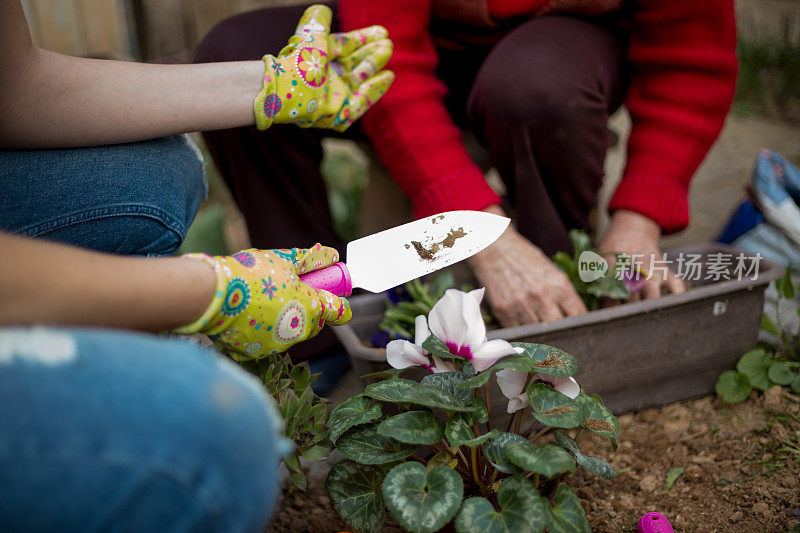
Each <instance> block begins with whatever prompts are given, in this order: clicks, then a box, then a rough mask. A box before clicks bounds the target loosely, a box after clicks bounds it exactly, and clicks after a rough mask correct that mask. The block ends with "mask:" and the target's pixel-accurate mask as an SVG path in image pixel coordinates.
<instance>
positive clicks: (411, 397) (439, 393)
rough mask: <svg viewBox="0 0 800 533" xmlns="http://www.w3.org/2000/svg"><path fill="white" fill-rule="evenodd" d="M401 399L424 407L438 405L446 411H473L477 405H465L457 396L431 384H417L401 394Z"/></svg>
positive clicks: (476, 408) (476, 409)
mask: <svg viewBox="0 0 800 533" xmlns="http://www.w3.org/2000/svg"><path fill="white" fill-rule="evenodd" d="M403 401H404V402H406V403H412V404H414V405H422V406H425V407H438V408H439V409H446V410H448V411H462V412H475V411H478V407H474V406H470V405H466V404H465V403H463V402H462V401H460V400H459V399H458V398H456V397H455V396H453V395H452V394H450V393H449V392H445V391H443V390H442V389H440V388H438V387H434V386H432V385H422V384H420V385H418V386H417V387H416V388H413V389H411V390H409V391H407V392H406V393H405V394H404V395H403Z"/></svg>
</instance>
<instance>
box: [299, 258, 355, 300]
mask: <svg viewBox="0 0 800 533" xmlns="http://www.w3.org/2000/svg"><path fill="white" fill-rule="evenodd" d="M300 281H302V282H303V283H305V284H307V285H311V286H312V287H316V288H317V289H324V290H326V291H328V292H332V293H333V294H335V295H336V296H350V295H351V294H353V283H352V281H351V280H350V272H349V271H348V270H347V265H345V264H344V263H341V262H339V263H336V264H335V265H331V266H329V267H325V268H321V269H319V270H314V271H313V272H309V273H308V274H303V275H302V276H300Z"/></svg>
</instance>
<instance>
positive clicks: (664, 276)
mask: <svg viewBox="0 0 800 533" xmlns="http://www.w3.org/2000/svg"><path fill="white" fill-rule="evenodd" d="M659 237H661V228H659V227H658V224H656V223H655V222H653V221H652V220H650V219H649V218H647V217H646V216H644V215H640V214H639V213H635V212H633V211H624V210H620V211H616V212H615V213H614V214H613V216H612V217H611V224H610V225H609V228H608V231H606V234H605V236H604V237H603V239H602V240H601V241H600V244H599V246H598V250H600V251H601V253H603V255H604V256H605V257H606V259H610V260H611V261H613V258H614V256H613V254H624V255H627V256H629V257H631V262H632V263H633V264H634V266H635V267H636V268H638V269H639V270H640V271H641V272H642V273H644V274H647V275H648V276H649V279H648V280H647V282H646V285H645V286H644V288H643V289H642V290H640V291H638V292H635V293H633V294H632V295H631V301H637V300H640V299H643V298H644V299H649V298H658V297H659V296H661V287H662V286H663V287H666V288H667V289H668V290H669V292H671V293H673V294H680V293H682V292H685V291H686V286H685V285H684V283H683V280H681V278H679V277H678V276H676V275H675V273H674V272H672V271H671V270H666V271H665V270H664V269H659V268H654V269H653V266H658V265H654V261H655V262H658V261H660V260H661V258H662V257H663V254H662V253H661V248H660V247H659V244H658V239H659ZM651 269H652V271H651Z"/></svg>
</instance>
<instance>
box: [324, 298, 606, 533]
mask: <svg viewBox="0 0 800 533" xmlns="http://www.w3.org/2000/svg"><path fill="white" fill-rule="evenodd" d="M482 297H483V289H478V290H476V291H472V292H470V293H464V292H461V291H457V290H455V289H451V290H448V291H446V292H445V294H444V296H443V298H442V299H441V300H439V301H438V302H436V303H435V305H434V306H433V308H432V310H431V311H430V313H429V314H428V316H427V318H426V317H425V316H424V315H421V316H418V317H416V319H415V322H416V331H415V334H416V335H415V342H414V343H412V342H410V341H408V340H395V341H392V342H391V343H390V344H389V345H388V346H387V361H388V362H389V363H390V364H391V365H392V366H393V367H394V369H392V370H387V371H384V372H379V373H376V374H372V375H370V377H372V378H374V379H376V380H378V381H376V382H374V383H372V384H370V385H368V386H367V387H366V388H365V389H364V390H363V391H362V392H361V393H360V394H358V395H356V396H353V397H352V398H349V399H348V400H346V401H344V402H343V403H342V404H340V405H339V406H338V407H336V408H335V409H334V410H333V411H331V413H330V415H329V417H328V425H329V428H330V432H329V435H330V437H331V439H333V440H335V443H336V444H335V446H336V448H337V449H338V450H339V451H340V452H341V453H342V455H344V457H345V459H343V460H341V461H339V462H338V463H336V464H335V465H334V466H333V468H332V469H331V470H330V473H329V475H328V477H327V480H326V483H325V484H326V488H327V490H328V494H329V495H330V499H331V504H332V505H333V508H334V509H335V510H336V512H337V513H338V514H339V515H340V516H341V517H342V518H343V519H344V520H345V521H346V522H347V523H348V525H349V526H350V527H351V528H352V530H353V531H356V532H360V533H368V532H376V531H379V530H380V528H381V526H382V525H383V520H384V516H385V512H386V509H388V510H389V512H390V513H391V515H392V516H393V517H394V518H395V520H397V522H398V523H399V524H400V525H401V526H402V527H403V528H405V529H406V530H408V531H412V532H433V531H437V530H439V529H441V528H442V527H443V526H445V525H446V524H448V523H449V522H451V521H454V527H455V529H456V531H458V532H460V533H472V532H481V533H487V532H517V531H526V532H531V533H536V532H543V531H545V529H547V530H549V531H551V532H561V531H589V530H590V528H589V524H588V521H587V519H586V515H585V513H584V511H583V509H582V508H581V506H580V503H579V502H578V499H577V497H576V496H575V495H574V494H573V492H572V490H571V489H570V488H569V486H568V485H566V484H563V483H561V481H562V480H563V479H564V478H565V477H567V476H568V475H569V474H570V473H572V472H574V471H575V469H576V467H577V466H581V467H583V468H585V469H587V470H589V471H590V472H593V473H595V474H598V475H600V476H602V477H604V478H606V479H612V478H614V477H615V476H616V472H615V471H614V469H613V467H612V466H611V465H610V464H609V463H607V462H606V461H604V460H603V459H600V458H598V457H591V456H588V455H584V454H583V453H581V451H580V448H579V447H578V444H577V442H576V438H577V435H578V434H580V433H581V432H583V431H591V432H594V433H596V434H598V435H602V436H604V437H606V438H608V439H610V441H611V443H612V444H613V445H614V446H616V440H615V439H616V436H617V434H618V432H619V424H618V422H617V420H616V418H615V417H614V415H613V414H612V413H611V412H610V411H609V410H608V409H607V408H606V407H605V406H604V405H603V402H602V401H601V400H600V398H599V397H597V396H590V395H588V394H586V393H585V392H584V391H582V390H580V387H579V386H578V384H577V383H576V382H575V380H574V379H572V377H571V376H572V375H573V374H575V372H576V370H577V366H578V365H577V362H576V361H575V359H574V358H573V357H572V356H571V355H569V354H567V353H565V352H563V351H561V350H559V349H557V348H554V347H551V346H545V345H541V344H531V343H508V342H506V341H504V340H491V341H489V340H487V338H486V327H485V324H484V322H483V319H482V316H481V312H480V300H481V299H482ZM410 367H419V368H424V369H427V370H428V371H430V373H427V374H426V375H424V377H423V378H422V379H421V380H420V381H416V380H412V379H406V378H402V377H400V375H401V373H403V372H404V371H405V370H406V369H408V368H410ZM493 376H494V378H495V379H496V380H497V383H498V385H499V386H500V389H501V391H502V393H503V395H504V397H505V399H504V401H503V402H502V404H501V405H492V398H491V397H490V396H489V382H490V379H492V377H493ZM506 400H507V401H506ZM503 408H505V411H506V412H507V414H508V416H507V418H506V420H505V427H504V428H497V427H492V425H491V413H492V411H493V410H494V411H496V410H497V409H503Z"/></svg>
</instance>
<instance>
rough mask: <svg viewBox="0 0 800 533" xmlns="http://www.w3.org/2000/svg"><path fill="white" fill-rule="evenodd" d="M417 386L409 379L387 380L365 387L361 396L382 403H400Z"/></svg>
mask: <svg viewBox="0 0 800 533" xmlns="http://www.w3.org/2000/svg"><path fill="white" fill-rule="evenodd" d="M418 385H419V383H417V382H416V381H412V380H410V379H403V378H394V379H387V380H386V381H379V382H378V383H372V384H371V385H367V387H366V388H365V389H364V392H363V393H362V394H363V395H364V396H368V397H370V398H374V399H376V400H380V401H382V402H391V403H402V402H403V401H404V400H403V397H404V396H405V394H406V393H407V392H408V391H410V390H411V389H413V388H414V387H417V386H418Z"/></svg>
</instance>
